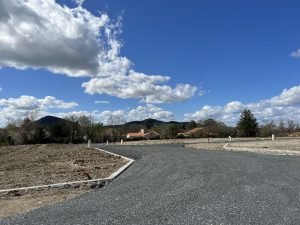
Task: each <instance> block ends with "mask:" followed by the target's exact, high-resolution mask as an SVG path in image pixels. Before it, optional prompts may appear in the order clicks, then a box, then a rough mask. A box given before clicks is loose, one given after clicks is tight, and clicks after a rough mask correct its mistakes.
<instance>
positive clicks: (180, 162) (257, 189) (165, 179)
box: [0, 145, 300, 225]
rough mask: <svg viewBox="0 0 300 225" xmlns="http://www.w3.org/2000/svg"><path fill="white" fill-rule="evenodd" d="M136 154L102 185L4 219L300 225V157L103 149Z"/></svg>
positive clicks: (76, 224)
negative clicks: (115, 175) (127, 165)
mask: <svg viewBox="0 0 300 225" xmlns="http://www.w3.org/2000/svg"><path fill="white" fill-rule="evenodd" d="M101 147H102V148H104V149H106V150H109V151H111V152H115V153H119V154H122V155H124V156H127V157H131V158H134V159H136V161H135V162H134V164H133V165H132V166H131V167H130V168H129V169H128V170H126V171H125V172H124V173H123V174H122V175H121V176H120V177H118V178H117V179H116V180H114V181H113V182H112V183H110V184H109V185H107V186H105V187H104V188H101V189H98V190H95V191H92V192H90V193H86V194H84V195H82V196H79V197H77V198H75V199H72V200H69V201H66V202H64V203H60V204H56V205H53V206H50V207H46V208H40V209H37V210H34V211H32V212H30V213H27V214H23V215H20V216H17V217H14V218H10V219H6V220H0V224H20V225H21V224H22V225H26V224H38V225H43V224H49V225H50V224H51V225H53V224H56V225H60V224H65V225H67V224H70V225H71V224H72V225H86V224H91V225H96V224H122V225H125V224H137V225H141V224H174V225H175V224H300V176H299V175H300V157H298V156H271V155H260V154H255V153H247V152H245V153H242V152H223V151H191V150H189V149H185V148H183V147H182V146H179V145H152V146H101Z"/></svg>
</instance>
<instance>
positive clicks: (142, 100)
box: [0, 0, 300, 124]
mask: <svg viewBox="0 0 300 225" xmlns="http://www.w3.org/2000/svg"><path fill="white" fill-rule="evenodd" d="M21 2H23V1H21ZM1 4H4V5H3V6H2V8H3V9H4V10H6V14H7V15H10V16H9V17H8V18H10V20H5V19H1V17H0V22H1V24H4V25H5V26H7V27H14V28H16V27H18V28H19V30H18V31H20V30H21V31H22V32H23V33H22V32H16V33H14V36H13V35H12V34H8V33H7V32H8V29H5V26H3V27H2V28H1V27H0V34H2V36H3V34H5V35H7V36H8V38H11V39H16V40H14V41H15V42H12V41H10V39H3V40H1V39H0V66H1V67H2V69H1V70H0V85H1V89H2V91H0V99H1V100H0V110H2V115H3V118H4V117H5V115H4V113H6V114H7V112H10V110H19V111H20V112H19V113H16V114H15V115H14V116H15V117H17V116H22V115H24V113H26V111H29V110H32V109H34V110H38V111H40V112H41V115H44V114H47V113H50V114H56V115H61V116H63V115H67V113H68V112H73V113H74V112H75V113H76V112H81V113H84V112H89V113H93V114H95V117H97V118H98V119H99V120H105V115H109V113H116V115H125V118H124V120H126V121H128V120H133V119H144V118H146V117H149V116H151V117H155V118H157V119H162V120H169V119H176V120H190V119H195V120H201V119H206V118H210V117H211V118H215V119H218V120H222V121H224V122H225V123H227V124H234V123H235V122H236V120H237V118H238V115H239V113H240V111H241V110H242V109H243V108H250V109H252V110H253V111H254V112H255V115H256V116H257V117H258V119H259V120H261V121H265V120H271V119H274V120H280V119H284V120H287V119H294V120H297V121H299V117H298V116H297V115H296V114H297V113H298V112H299V104H300V97H299V95H300V87H299V85H300V84H299V83H300V82H299V80H300V79H299V70H300V59H299V57H300V52H297V50H298V49H299V48H300V43H299V36H300V29H299V23H300V14H299V13H298V9H299V8H300V2H299V1H271V0H270V1H221V0H219V1H216V0H209V1H208V0H207V1H196V0H190V1H167V0H164V1H162V0H153V1H138V0H124V1H117V0H99V1H93V0H86V1H84V2H83V3H82V5H81V6H80V7H81V10H85V11H84V13H91V15H92V16H93V17H95V18H100V17H101V15H104V14H105V15H107V16H108V17H109V18H110V21H109V22H107V24H106V25H105V26H104V28H109V29H110V30H111V32H114V31H115V32H117V34H116V35H113V36H112V37H109V38H108V37H104V36H103V34H100V35H95V37H96V38H97V39H98V40H100V45H104V46H105V49H103V48H102V47H99V46H98V47H99V52H100V51H104V52H105V51H106V52H105V54H108V50H109V49H113V47H114V46H113V45H111V42H109V41H114V43H118V44H119V46H118V47H117V48H118V50H120V52H118V51H117V53H116V54H115V55H114V57H113V58H110V59H109V61H110V62H115V61H114V60H117V61H116V62H118V63H119V61H120V60H119V59H121V58H122V57H126V59H128V60H130V62H131V64H130V66H129V67H128V68H129V69H130V70H133V71H134V73H142V74H143V76H146V77H143V78H140V79H141V81H137V80H138V79H137V78H136V75H135V76H134V77H133V78H130V79H129V80H128V79H127V76H129V74H130V72H129V69H128V68H127V66H125V67H124V68H125V69H124V70H126V69H128V70H126V71H127V72H124V73H123V72H122V74H120V76H122V77H121V78H122V79H123V78H124V82H125V83H126V85H125V84H124V85H122V86H121V87H118V88H117V89H116V90H115V91H113V90H111V89H109V88H112V87H113V86H114V85H113V84H111V85H110V86H109V87H107V86H106V85H103V83H105V82H107V81H108V80H110V79H112V80H113V81H114V82H117V81H118V79H119V78H118V79H117V78H116V77H115V74H116V73H119V72H120V71H117V72H116V70H115V68H114V70H113V71H111V70H110V71H109V73H108V72H107V71H106V70H105V71H104V70H103V69H101V68H100V69H99V70H97V72H95V71H92V72H91V70H89V69H86V68H89V66H90V65H92V64H89V63H83V65H80V66H78V68H76V69H74V70H73V69H72V68H71V67H74V66H75V67H76V66H77V64H78V63H77V64H75V63H74V65H73V64H72V62H74V60H73V58H75V60H77V58H76V57H77V56H76V54H81V52H83V53H82V55H84V57H83V56H78V58H79V61H78V62H82V61H84V60H87V61H91V60H93V58H92V55H93V54H94V55H95V56H96V55H97V52H96V53H95V52H93V50H94V49H97V48H96V47H95V48H93V47H92V46H93V43H98V42H96V41H95V40H94V37H92V38H90V36H91V31H93V29H94V28H93V26H94V25H95V23H97V22H95V21H94V19H93V20H92V19H90V23H88V22H87V23H86V24H85V23H83V24H82V23H81V24H80V30H79V31H75V33H74V32H73V31H72V30H71V31H70V32H69V31H68V33H67V31H66V35H67V37H68V38H66V39H63V42H55V40H56V36H55V35H57V37H58V38H57V39H59V40H60V38H61V36H60V35H61V33H59V32H57V31H56V29H55V26H58V25H57V24H61V25H62V26H63V25H64V24H65V25H66V30H67V28H70V27H72V26H73V25H72V24H69V25H67V24H66V22H70V17H66V18H64V17H59V16H56V17H55V18H56V19H54V20H52V21H50V20H49V21H48V19H49V18H47V17H46V16H45V15H37V16H38V18H39V21H40V22H36V21H34V20H33V19H32V18H31V17H30V15H29V14H25V13H24V17H25V16H27V18H28V24H27V25H26V26H25V28H24V26H23V27H22V26H21V25H22V24H21V22H20V21H21V20H20V19H19V18H18V17H20V15H16V14H14V13H15V11H14V10H13V9H14V7H16V6H15V5H14V3H13V1H11V2H10V1H7V3H1ZM5 4H6V5H5ZM44 4H45V7H49V9H52V11H53V12H56V11H55V10H57V12H56V13H58V15H60V13H64V14H66V12H65V11H64V12H62V7H61V6H63V5H65V8H64V9H72V8H76V7H78V3H76V2H75V1H68V0H60V1H56V3H55V2H54V1H52V0H46V1H45V3H44ZM79 4H80V3H79ZM21 5H22V4H21ZM39 5H41V4H39V1H38V0H30V1H29V3H25V2H23V6H24V7H27V8H26V9H27V10H28V11H30V10H31V11H33V12H35V13H37V12H42V11H41V10H45V9H39V8H38V7H40V6H39ZM54 9H55V10H54ZM31 11H30V12H31ZM81 13H82V11H81ZM37 14H38V13H37ZM67 14H68V16H71V17H72V19H74V18H76V16H75V13H74V12H73V13H72V12H69V11H67ZM4 15H5V14H4ZM86 15H87V14H85V16H86ZM120 16H121V17H122V22H121V23H118V18H119V17H120ZM79 17H80V16H79ZM57 20H60V21H57ZM87 20H88V21H89V19H87ZM25 21H27V20H25ZM44 21H45V24H47V25H49V24H50V25H51V26H49V27H51V28H50V29H53V30H51V33H49V35H53V39H49V41H48V42H47V43H45V42H43V41H41V40H42V35H41V34H40V33H42V32H43V31H44V32H48V30H47V31H46V30H43V25H42V23H43V22H44ZM98 22H99V21H98ZM91 24H92V25H91ZM28 27H29V28H28ZM83 27H87V29H88V31H82V30H83V29H85V28H83ZM33 28H34V29H35V31H36V32H35V33H34V32H33V30H34V29H33ZM102 28H103V27H100V29H102ZM48 29H49V28H48ZM57 30H59V29H57ZM120 31H122V32H120ZM24 32H28V33H26V35H29V36H26V37H25V38H23V37H22V38H21V37H20V38H19V39H18V38H17V37H16V35H23V34H24ZM39 32H40V33H39ZM55 32H57V33H55ZM76 32H78V33H76ZM81 32H82V33H84V32H87V33H88V34H89V36H87V37H89V39H85V38H86V37H85V36H83V37H81V38H79V39H78V40H77V39H76V40H74V38H73V37H70V35H69V34H74V35H77V34H81ZM5 35H4V36H5ZM39 35H40V36H39ZM46 35H47V33H46ZM64 37H65V36H64ZM30 38H31V39H32V40H34V41H32V42H30V41H28V40H29V39H30ZM38 41H40V42H41V43H38ZM52 41H53V43H52ZM71 41H72V45H71V44H70V46H74V45H76V44H77V43H78V45H76V47H74V49H75V50H74V53H70V51H73V50H72V48H68V49H64V48H63V47H61V46H64V45H65V44H66V42H69V43H71ZM86 42H89V43H90V44H89V45H88V47H87V48H86V47H84V50H83V49H80V46H81V45H82V46H85V44H82V43H86ZM13 43H17V44H15V46H17V47H18V46H21V47H20V48H21V50H20V51H21V52H22V55H21V56H20V54H19V53H18V51H19V48H15V47H13V45H14V44H13ZM98 44H99V43H98ZM1 45H2V48H1ZM24 45H25V46H26V45H28V46H27V47H26V48H25V47H24V49H23V46H24ZM66 45H68V44H66ZM37 49H38V50H39V51H42V52H43V55H42V57H44V54H49V55H48V56H45V59H49V63H48V62H46V63H45V62H44V61H43V60H40V59H41V57H37V56H39V54H33V53H32V52H35V51H37ZM70 49H71V50H70ZM107 49H108V50H107ZM60 51H61V52H62V53H61V54H60ZM63 51H65V52H63ZM89 51H91V54H89ZM66 52H67V53H66ZM293 52H294V54H293V55H291V54H292V53H293ZM69 53H70V54H73V55H71V56H70V54H69ZM26 54H28V55H29V58H30V59H28V60H27V58H26ZM8 55H9V56H8ZM59 55H63V56H64V57H62V58H61V59H60V60H55V59H56V58H57V57H59ZM89 55H91V57H90V58H89ZM68 56H70V59H69V61H68ZM75 56H76V57H75ZM80 57H82V59H81V58H80ZM52 59H53V62H52ZM105 60H106V61H105V62H106V63H107V58H105ZM50 61H51V63H50ZM62 61H63V62H62ZM63 63H65V64H64V65H62V64H63ZM79 64H80V63H79ZM105 65H106V64H105ZM105 65H104V66H103V65H102V64H101V63H99V65H98V66H100V67H101V66H103V67H105ZM116 65H119V64H116ZM81 66H82V67H81ZM91 67H92V66H91ZM82 68H84V69H85V71H84V72H82ZM95 68H96V67H95ZM98 68H99V67H98ZM94 73H97V75H95V74H94ZM103 74H105V76H106V78H108V79H103V78H102V77H103ZM149 75H160V76H162V77H165V76H168V77H170V79H169V80H165V78H162V77H160V78H157V79H158V80H159V81H158V82H157V83H156V82H155V83H152V81H149V82H150V83H151V84H149V83H147V82H146V81H145V80H148V78H149ZM93 78H95V79H96V81H95V82H93V83H90V84H89V87H90V88H91V89H90V91H86V90H87V87H83V86H82V84H83V83H86V82H87V83H89V81H90V80H91V79H93ZM149 79H150V78H149ZM151 79H152V78H151ZM153 79H154V78H153ZM155 79H156V78H155ZM96 82H99V83H101V84H99V83H97V85H96ZM139 82H141V85H142V83H144V82H146V83H147V84H146V85H145V87H146V88H147V87H148V86H147V85H152V86H151V87H153V88H154V89H155V91H154V92H156V93H154V94H153V93H150V94H149V93H147V94H145V93H144V92H143V91H144V90H135V91H131V90H130V91H128V90H129V89H130V88H134V87H138V86H139V85H140V83H139ZM112 83H113V82H112ZM178 84H185V85H189V86H185V87H183V88H181V89H180V88H179V89H177V88H176V86H177V85H178ZM163 85H167V86H168V90H166V89H164V88H161V86H163ZM108 89H109V90H108ZM124 89H126V90H124ZM196 89H197V90H196ZM284 89H286V90H285V91H284ZM123 91H124V93H123ZM168 91H169V92H170V93H169V94H168V95H167V94H166V93H167V92H168ZM86 92H89V93H86ZM128 92H130V93H128ZM141 92H143V93H142V94H141ZM178 92H184V94H182V93H179V94H178V96H177V95H175V94H174V93H178ZM199 92H201V93H202V94H201V95H199ZM21 96H33V97H34V98H36V100H37V101H38V100H41V99H44V98H45V96H52V97H54V98H55V99H56V100H57V101H59V100H61V101H63V102H64V103H70V102H74V103H76V106H75V104H74V105H72V106H70V107H66V106H65V105H62V106H61V105H59V104H56V105H55V106H53V105H51V103H47V104H48V105H47V104H46V103H45V104H44V103H43V104H44V105H42V106H41V105H39V104H38V103H36V104H34V106H32V105H30V104H29V105H30V107H27V108H26V107H25V108H24V105H22V104H23V103H22V104H21V103H20V101H21V100H20V97H21ZM149 96H150V97H149ZM161 96H163V97H162V98H161V99H160V97H161ZM9 99H10V100H9ZM24 99H25V98H24V97H23V100H24ZM155 99H159V100H157V101H156V100H155ZM95 101H108V102H109V104H95ZM21 102H22V101H21ZM279 102H280V103H279ZM230 103H231V104H230ZM17 104H21V105H22V107H21V108H18V106H16V105H17ZM1 107H2V108H1ZM138 107H142V108H138ZM103 111H104V112H105V113H104V114H103ZM0 113H1V112H0ZM135 114H136V115H137V116H135ZM128 115H130V116H128ZM152 115H153V116H152ZM6 117H7V115H6ZM0 123H1V122H0ZM2 123H3V124H4V123H5V119H2Z"/></svg>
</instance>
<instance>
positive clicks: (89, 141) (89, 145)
mask: <svg viewBox="0 0 300 225" xmlns="http://www.w3.org/2000/svg"><path fill="white" fill-rule="evenodd" d="M89 147H91V139H89V140H88V148H89Z"/></svg>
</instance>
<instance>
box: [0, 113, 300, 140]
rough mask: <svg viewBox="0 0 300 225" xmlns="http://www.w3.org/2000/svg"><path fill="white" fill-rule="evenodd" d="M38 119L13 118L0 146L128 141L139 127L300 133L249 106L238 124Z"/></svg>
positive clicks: (214, 133)
mask: <svg viewBox="0 0 300 225" xmlns="http://www.w3.org/2000/svg"><path fill="white" fill-rule="evenodd" d="M36 119H37V115H36V114H35V113H30V114H29V115H28V116H27V117H26V118H25V119H22V120H16V121H10V122H9V123H8V124H7V126H6V127H5V128H2V129H0V145H19V144H43V143H84V142H87V140H88V139H91V140H92V142H95V143H102V142H106V141H109V142H117V141H120V140H121V139H124V140H125V139H126V134H127V133H128V132H137V131H139V130H140V129H145V130H153V131H155V132H157V133H158V134H159V138H160V139H174V138H180V136H178V133H179V132H185V131H188V130H192V129H194V128H197V127H200V128H202V129H201V131H200V132H197V133H194V134H191V135H190V136H189V137H190V138H207V137H216V138H218V137H221V138H227V137H228V136H231V137H270V136H271V135H272V134H275V135H276V136H287V135H291V134H293V133H295V132H296V131H298V132H300V127H299V124H298V123H296V122H295V121H293V120H288V121H285V122H284V121H280V122H279V123H275V122H274V121H266V122H261V123H260V124H258V122H257V119H256V118H255V116H254V114H253V113H252V112H251V111H250V110H248V109H246V110H244V111H243V112H242V113H241V115H240V118H239V121H238V123H237V125H236V126H235V127H232V126H228V125H226V124H225V123H223V122H220V121H216V120H214V119H207V120H203V121H197V122H196V121H190V122H182V123H180V122H173V123H171V122H170V123H162V124H155V120H153V119H147V120H145V123H142V124H131V123H125V121H123V120H122V118H115V116H114V117H112V118H110V120H109V123H110V124H109V125H107V126H104V125H103V124H102V123H99V122H96V121H95V120H94V119H93V118H92V117H91V116H85V115H83V116H77V115H70V116H68V117H66V118H64V119H62V120H61V121H60V122H59V123H56V124H53V125H45V124H41V123H38V122H37V121H36ZM181 138H182V137H181Z"/></svg>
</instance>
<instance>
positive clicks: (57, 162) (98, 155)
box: [0, 144, 126, 218]
mask: <svg viewBox="0 0 300 225" xmlns="http://www.w3.org/2000/svg"><path fill="white" fill-rule="evenodd" d="M125 164H126V161H125V160H123V159H122V158H121V157H118V156H114V155H110V154H107V153H103V152H100V151H98V150H96V149H93V148H86V147H84V146H80V145H56V144H51V145H50V144H47V145H26V146H12V147H1V148H0V189H10V188H18V187H29V186H37V185H47V184H54V183H61V182H71V181H80V180H89V179H100V178H106V177H108V176H109V175H110V174H111V173H113V172H115V171H116V170H117V169H119V168H120V167H122V166H123V165H125ZM88 190H90V189H89V188H88V187H83V188H76V189H61V188H56V189H39V190H32V191H26V192H24V191H22V192H5V193H1V194H0V218H3V217H7V216H11V215H14V214H16V213H21V212H26V211H30V210H32V209H34V208H37V207H41V206H45V205H49V204H53V203H56V202H60V201H64V200H66V199H70V198H73V197H75V196H78V195H80V194H82V193H84V192H86V191H88Z"/></svg>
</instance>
